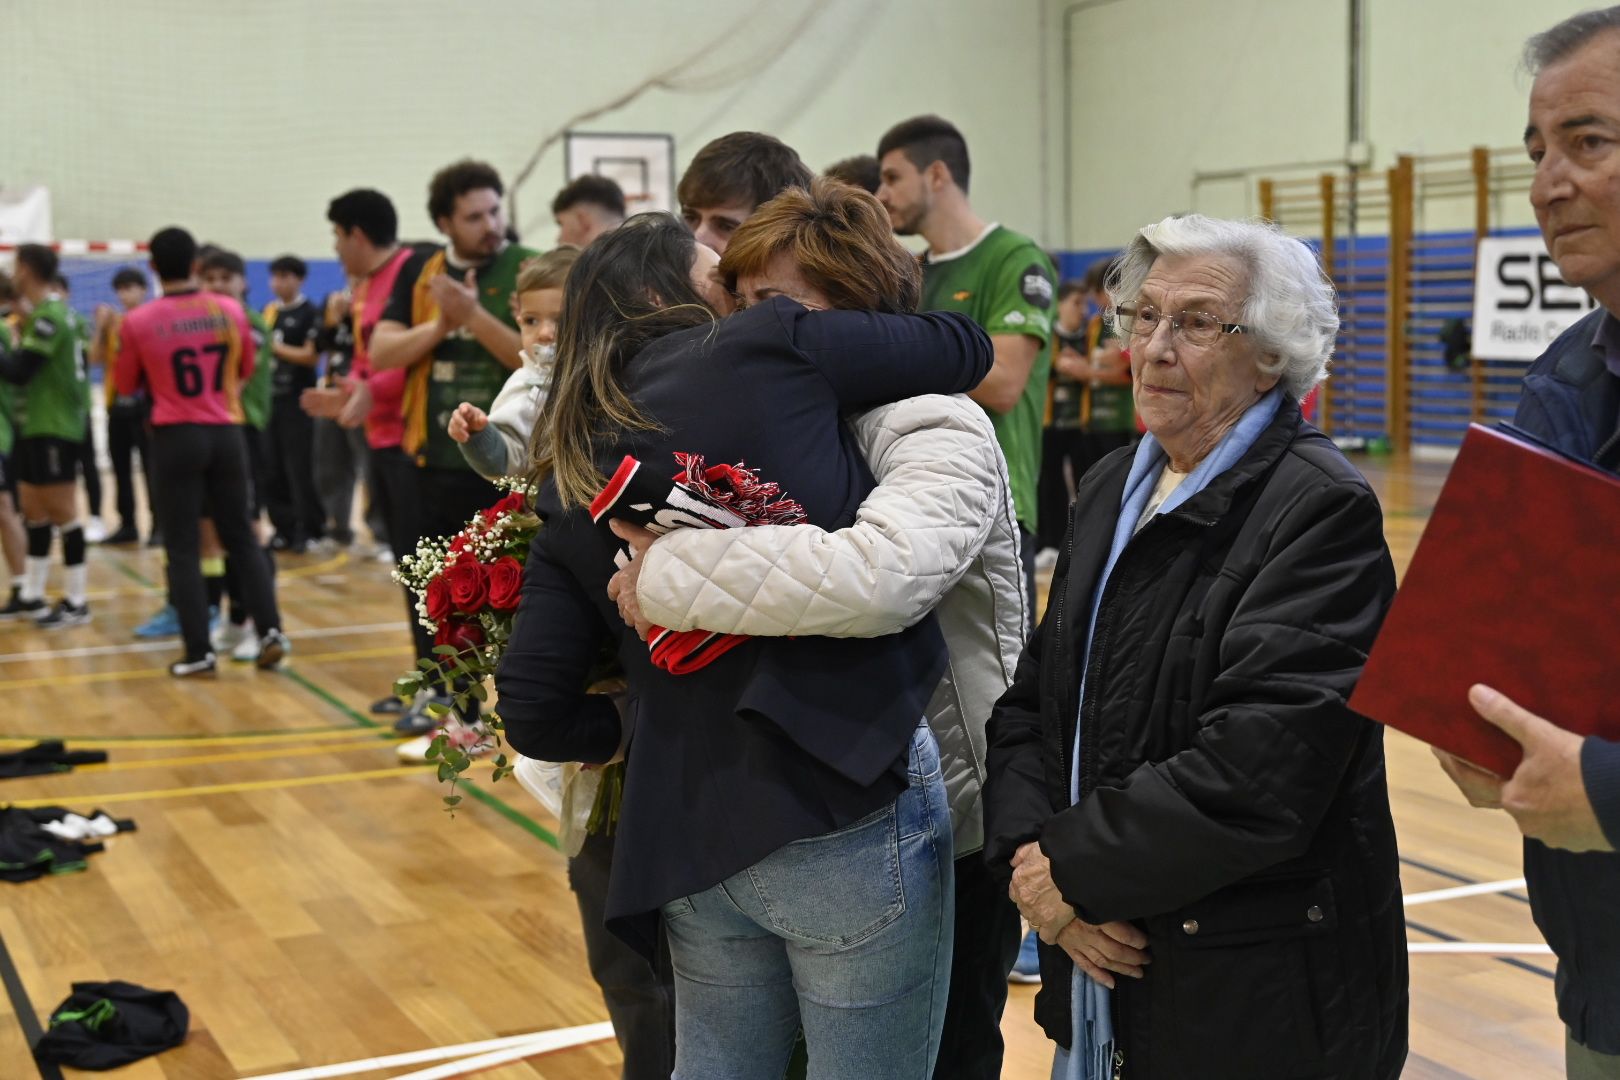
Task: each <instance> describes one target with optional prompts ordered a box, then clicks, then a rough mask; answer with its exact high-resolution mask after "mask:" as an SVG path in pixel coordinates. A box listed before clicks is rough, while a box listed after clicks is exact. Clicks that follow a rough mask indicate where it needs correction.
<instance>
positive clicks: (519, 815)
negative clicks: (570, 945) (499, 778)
mask: <svg viewBox="0 0 1620 1080" xmlns="http://www.w3.org/2000/svg"><path fill="white" fill-rule="evenodd" d="M282 674H283V675H285V676H286V677H287V678H289V679H291V680H292V681H293V682H295V683H297V684H298V685H299V686H302V687H303V688H304V689H305V690H308V691H309V692H310V693H312V694H314V695H315V696H316V697H318V698H320V699H321V700H322V701H324V702H326V703H327V704H328V705H330V706H332V708H334V709H336V710H338V711H339V712H340V713H342V714H343V715H344V716H347V717H348V718H349V719H350V720H352V721H354V722H355V723H356V724H359V725H361V726H362V727H368V728H380V727H381V725H380V724H378V723H377V722H376V721H375V720H373V719H371V718H370V717H369V716H366V715H364V714H363V713H361V712H359V711H357V710H356V709H354V708H352V707H351V706H350V705H349V704H348V703H347V702H345V701H343V700H342V699H341V698H339V697H337V695H335V694H333V693H332V692H331V691H329V690H327V689H326V687H324V686H321V685H320V684H319V683H317V682H314V681H313V680H311V679H309V678H308V677H306V676H305V675H303V674H302V673H300V672H297V671H294V670H292V669H290V668H288V669H285V670H283V671H282ZM456 786H457V789H458V790H465V791H466V792H467V794H468V795H471V796H472V797H473V799H475V800H476V801H478V802H481V803H483V804H484V805H485V806H487V807H489V808H490V809H491V810H493V811H495V812H496V813H497V814H499V815H501V817H503V818H505V819H506V820H507V821H510V822H511V823H512V824H514V825H516V826H517V827H518V828H520V829H522V830H523V831H524V832H526V833H528V834H529V835H530V836H533V837H534V838H535V839H537V840H539V841H541V842H542V843H545V844H548V845H550V846H551V847H553V848H555V849H556V850H558V851H561V850H562V844H561V843H560V842H559V841H558V840H557V837H556V835H555V834H554V833H553V832H552V831H551V830H550V829H548V828H546V827H545V826H544V825H542V824H540V823H539V822H538V821H536V820H534V819H533V818H531V817H529V816H528V815H527V814H525V813H524V812H523V811H521V810H519V809H517V808H516V807H515V806H513V805H511V804H510V803H508V802H507V801H506V800H504V799H502V798H501V797H500V796H498V795H492V794H490V793H489V792H487V791H485V790H484V789H483V788H481V787H479V786H478V785H477V784H475V783H473V782H472V781H471V780H469V779H467V778H466V777H462V778H461V779H460V780H458V781H457V782H456Z"/></svg>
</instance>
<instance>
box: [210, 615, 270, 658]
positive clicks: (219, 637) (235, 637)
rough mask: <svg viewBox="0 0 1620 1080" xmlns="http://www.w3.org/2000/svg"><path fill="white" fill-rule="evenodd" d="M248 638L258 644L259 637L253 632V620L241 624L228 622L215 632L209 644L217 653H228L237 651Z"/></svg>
mask: <svg viewBox="0 0 1620 1080" xmlns="http://www.w3.org/2000/svg"><path fill="white" fill-rule="evenodd" d="M248 638H252V639H253V640H254V642H255V644H256V643H257V642H258V638H259V635H257V634H255V633H254V632H253V620H252V619H249V620H247V621H246V622H240V623H235V622H231V621H229V620H226V621H225V622H224V623H223V624H222V625H220V626H219V627H218V628H216V629H215V630H214V633H213V636H212V638H211V639H210V641H209V644H211V645H213V646H214V651H215V652H216V653H226V652H230V651H231V650H233V649H235V648H236V647H237V646H238V645H240V644H242V642H243V641H245V640H246V639H248Z"/></svg>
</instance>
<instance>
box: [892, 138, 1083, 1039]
mask: <svg viewBox="0 0 1620 1080" xmlns="http://www.w3.org/2000/svg"><path fill="white" fill-rule="evenodd" d="M877 157H878V164H879V166H880V168H881V170H882V185H881V186H880V187H879V188H878V200H879V201H880V202H882V203H883V205H884V206H885V207H886V208H887V209H888V211H889V218H890V220H892V221H893V222H894V231H895V232H897V233H899V234H900V235H902V236H921V237H923V239H925V240H927V241H928V251H927V253H926V254H925V255H924V256H923V308H924V310H927V311H961V312H965V313H967V314H968V315H970V316H972V317H973V319H974V321H975V322H977V323H978V324H979V325H980V326H982V327H984V329H985V332H986V333H988V334H989V335H990V340H991V341H992V342H994V344H995V347H996V366H995V367H994V368H993V369H992V370H991V372H990V374H989V376H988V377H987V378H986V379H985V380H984V382H982V383H980V384H979V387H978V389H976V390H974V391H973V392H972V393H971V394H969V395H968V396H969V397H971V398H973V400H974V401H977V402H978V403H979V404H980V405H982V406H984V409H985V411H986V412H988V413H989V414H990V422H991V423H992V424H993V425H995V429H996V437H997V438H998V439H999V440H1000V441H1001V451H1002V453H1003V454H1004V455H1005V456H1006V458H1007V471H1008V474H1009V475H1010V476H1011V478H1012V490H1013V504H1014V505H1015V506H1016V507H1017V509H1018V525H1019V528H1020V529H1021V530H1022V535H1021V541H1022V552H1021V554H1022V557H1023V559H1024V566H1025V568H1026V578H1027V581H1026V586H1027V588H1028V592H1029V595H1030V596H1034V595H1035V550H1036V540H1035V535H1036V532H1037V530H1038V528H1039V526H1040V512H1039V507H1038V503H1037V496H1036V492H1037V487H1038V483H1039V477H1040V469H1041V420H1042V418H1043V417H1044V416H1045V414H1046V383H1047V379H1048V377H1049V375H1050V373H1051V370H1052V314H1053V308H1054V306H1055V305H1056V301H1057V295H1056V293H1057V271H1055V270H1054V269H1053V268H1052V263H1051V260H1050V259H1048V258H1047V255H1046V252H1044V251H1042V250H1041V248H1040V247H1039V246H1038V245H1037V244H1036V243H1035V242H1034V241H1033V240H1031V239H1030V238H1029V237H1027V236H1024V235H1023V234H1022V233H1016V232H1014V231H1012V230H1011V229H1008V228H1004V227H1002V226H1001V225H997V224H995V223H994V222H988V223H987V222H985V221H984V220H983V219H982V218H980V217H979V216H978V214H976V213H975V212H974V210H973V205H972V203H971V202H970V201H969V199H968V183H969V179H970V172H969V161H968V148H967V141H966V140H965V139H963V138H962V133H961V132H960V131H958V130H957V129H956V127H955V126H954V125H953V124H951V123H950V122H949V121H947V120H943V119H941V118H940V117H937V116H919V117H915V118H913V119H911V120H906V121H904V122H902V123H900V124H896V125H895V126H894V127H893V128H891V129H890V130H889V131H888V133H886V134H885V135H884V136H883V139H882V141H880V142H879V143H878V152H877ZM1030 610H1031V612H1032V613H1033V611H1034V606H1033V605H1031V608H1030ZM1031 629H1033V625H1032V626H1031ZM1008 966H1011V961H1009V962H1008ZM1002 975H1003V977H1005V975H1006V972H1003V973H1002ZM997 1038H998V1040H999V1033H998V1035H997Z"/></svg>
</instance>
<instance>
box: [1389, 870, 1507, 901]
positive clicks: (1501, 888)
mask: <svg viewBox="0 0 1620 1080" xmlns="http://www.w3.org/2000/svg"><path fill="white" fill-rule="evenodd" d="M1525 884H1526V882H1525V879H1524V878H1522V877H1521V878H1509V879H1508V880H1506V881H1482V882H1480V883H1478V884H1477V885H1459V886H1457V887H1456V888H1454V889H1435V890H1433V891H1431V892H1420V893H1413V894H1412V895H1410V896H1408V897H1406V898H1405V903H1406V906H1407V907H1416V906H1417V905H1419V904H1435V903H1439V902H1440V901H1441V900H1461V899H1463V898H1464V897H1468V896H1488V895H1490V894H1492V893H1503V892H1509V891H1511V890H1513V889H1522V888H1524V887H1525Z"/></svg>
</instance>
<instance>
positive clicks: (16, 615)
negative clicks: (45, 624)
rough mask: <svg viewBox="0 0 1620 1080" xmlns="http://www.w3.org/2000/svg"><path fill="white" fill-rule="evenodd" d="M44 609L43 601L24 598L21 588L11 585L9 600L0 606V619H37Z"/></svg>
mask: <svg viewBox="0 0 1620 1080" xmlns="http://www.w3.org/2000/svg"><path fill="white" fill-rule="evenodd" d="M44 611H45V601H43V600H24V599H23V598H22V590H21V589H18V588H15V587H13V588H12V590H11V602H10V603H8V604H7V605H6V606H5V607H3V608H0V619H22V618H30V619H37V618H39V617H40V615H42V614H43V613H44Z"/></svg>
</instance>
